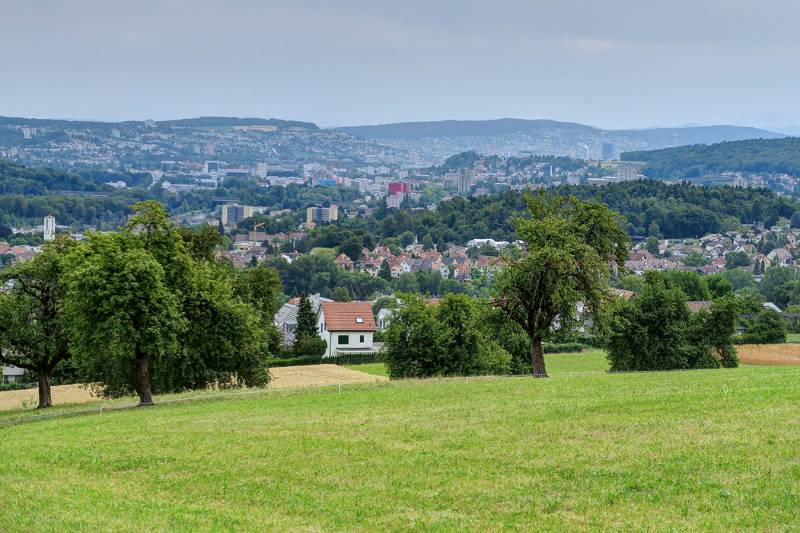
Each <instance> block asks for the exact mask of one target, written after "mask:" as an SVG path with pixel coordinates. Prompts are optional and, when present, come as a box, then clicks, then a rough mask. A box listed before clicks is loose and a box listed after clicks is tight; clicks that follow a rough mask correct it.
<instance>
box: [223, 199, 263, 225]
mask: <svg viewBox="0 0 800 533" xmlns="http://www.w3.org/2000/svg"><path fill="white" fill-rule="evenodd" d="M263 210H264V208H259V207H253V206H252V205H239V204H223V205H222V211H221V213H220V218H221V219H222V224H223V225H225V226H226V227H235V226H236V224H238V223H239V221H241V220H244V219H245V218H250V217H251V216H253V215H254V214H256V213H260V212H262V211H263Z"/></svg>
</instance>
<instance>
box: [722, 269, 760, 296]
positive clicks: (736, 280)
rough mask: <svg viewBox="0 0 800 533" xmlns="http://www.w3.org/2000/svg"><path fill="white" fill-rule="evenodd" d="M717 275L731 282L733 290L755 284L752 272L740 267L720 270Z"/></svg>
mask: <svg viewBox="0 0 800 533" xmlns="http://www.w3.org/2000/svg"><path fill="white" fill-rule="evenodd" d="M719 275H720V276H722V277H723V278H725V279H726V280H728V281H729V282H730V283H731V285H733V290H734V291H740V290H742V289H744V288H746V287H755V286H756V280H755V278H754V277H753V274H752V273H751V272H748V271H747V270H740V269H736V270H725V271H723V272H720V274H719Z"/></svg>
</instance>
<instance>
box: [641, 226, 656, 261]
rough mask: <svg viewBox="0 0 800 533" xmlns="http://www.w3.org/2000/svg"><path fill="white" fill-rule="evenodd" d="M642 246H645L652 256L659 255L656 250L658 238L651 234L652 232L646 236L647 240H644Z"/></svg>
mask: <svg viewBox="0 0 800 533" xmlns="http://www.w3.org/2000/svg"><path fill="white" fill-rule="evenodd" d="M651 225H652V224H651ZM656 227H658V224H656ZM644 247H645V250H647V251H648V252H650V253H651V254H653V256H655V257H658V255H659V252H658V238H657V237H655V236H653V234H652V233H651V234H650V236H649V237H648V238H647V241H646V242H645V245H644Z"/></svg>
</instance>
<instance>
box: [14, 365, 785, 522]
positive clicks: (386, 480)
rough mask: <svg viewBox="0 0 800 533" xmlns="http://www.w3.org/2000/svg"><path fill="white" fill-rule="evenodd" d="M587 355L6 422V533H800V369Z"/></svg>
mask: <svg viewBox="0 0 800 533" xmlns="http://www.w3.org/2000/svg"><path fill="white" fill-rule="evenodd" d="M601 355H602V354H601ZM570 358H577V359H570ZM580 358H583V359H584V361H583V363H582V364H580V365H579V364H577V362H578V361H579V360H580ZM557 360H558V362H556V361H557ZM586 361H589V362H591V361H592V356H590V357H585V356H584V355H569V356H566V355H565V356H558V357H556V358H555V359H554V358H553V357H552V356H551V358H550V369H549V370H550V372H551V373H553V377H551V378H550V379H547V380H535V379H531V378H499V379H492V378H483V379H480V378H470V379H469V380H464V379H454V380H428V381H405V382H393V383H382V384H373V385H349V386H345V387H342V389H341V392H337V389H335V388H327V389H309V390H305V391H290V392H284V391H274V392H272V393H264V394H260V395H253V396H243V397H241V398H240V399H234V400H231V399H228V400H213V399H209V400H206V401H193V402H186V403H176V404H170V405H161V406H157V407H154V408H147V409H132V410H125V411H117V412H108V413H104V414H94V415H80V416H75V417H69V418H62V419H51V420H42V421H36V422H30V423H24V424H20V425H15V426H11V427H5V428H2V429H0V457H2V459H0V466H2V469H3V476H2V483H0V498H2V501H3V505H2V506H0V531H11V530H41V529H45V530H53V531H62V530H76V529H83V530H124V531H141V530H143V529H146V530H170V531H174V530H184V531H194V530H220V529H224V530H229V529H240V530H297V529H310V530H348V531H349V530H385V529H422V530H450V531H460V530H465V529H470V530H487V529H489V530H497V529H537V530H551V531H556V530H557V531H571V530H582V529H584V530H585V529H635V530H670V529H672V530H747V529H758V530H793V529H796V528H797V527H798V524H800V463H798V461H797V450H798V449H800V417H798V416H797V413H798V409H800V367H767V366H762V367H743V368H738V369H732V370H706V371H689V372H668V373H642V374H624V375H610V374H605V373H594V374H557V373H556V372H555V370H556V368H557V367H559V366H561V365H563V366H562V368H564V369H571V368H578V367H580V368H585V367H587V366H588V365H589V363H587V362H586ZM600 362H601V360H597V359H596V357H595V361H594V362H591V365H595V364H599V363H600ZM565 371H567V372H569V371H576V372H577V370H565Z"/></svg>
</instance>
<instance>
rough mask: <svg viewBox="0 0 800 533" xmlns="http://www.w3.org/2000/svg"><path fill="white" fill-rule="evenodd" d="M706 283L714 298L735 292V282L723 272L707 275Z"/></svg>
mask: <svg viewBox="0 0 800 533" xmlns="http://www.w3.org/2000/svg"><path fill="white" fill-rule="evenodd" d="M706 285H707V286H708V290H709V291H710V292H711V296H712V297H713V298H721V297H722V296H727V295H728V294H732V293H733V283H731V282H730V281H729V280H728V278H726V277H724V276H723V275H722V274H711V275H709V276H706Z"/></svg>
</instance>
